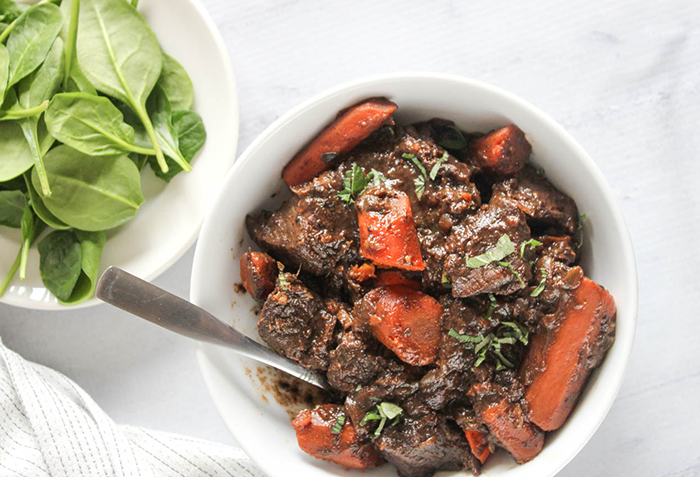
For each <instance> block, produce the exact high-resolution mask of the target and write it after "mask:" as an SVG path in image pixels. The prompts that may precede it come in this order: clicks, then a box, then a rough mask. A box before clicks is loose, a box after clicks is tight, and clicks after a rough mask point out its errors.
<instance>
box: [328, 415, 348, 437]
mask: <svg viewBox="0 0 700 477" xmlns="http://www.w3.org/2000/svg"><path fill="white" fill-rule="evenodd" d="M344 424H345V414H341V415H340V416H338V419H336V421H335V424H333V428H332V429H331V434H340V432H341V431H342V430H343V425H344Z"/></svg>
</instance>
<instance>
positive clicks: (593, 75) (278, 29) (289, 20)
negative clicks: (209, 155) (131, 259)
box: [0, 0, 700, 476]
mask: <svg viewBox="0 0 700 477" xmlns="http://www.w3.org/2000/svg"><path fill="white" fill-rule="evenodd" d="M204 4H205V6H206V7H207V9H208V10H209V11H210V13H211V14H212V16H213V18H214V20H215V22H216V23H217V24H218V26H219V28H220V29H221V32H222V34H223V36H224V39H225V41H226V44H227V45H228V47H229V50H230V55H231V58H232V60H233V63H234V68H235V70H236V73H237V76H238V88H239V94H240V99H241V123H242V127H241V135H240V146H241V149H240V151H242V150H243V149H244V148H245V147H246V146H247V145H248V144H250V142H251V141H252V140H253V139H254V138H255V136H256V135H257V134H259V133H260V132H261V131H262V130H263V129H264V128H265V127H266V126H267V125H269V124H270V123H271V122H272V121H273V120H274V119H275V118H277V117H278V116H280V115H281V114H282V113H283V112H285V111H286V110H288V109H289V108H290V107H292V106H294V105H296V104H297V103H299V102H300V101H302V100H304V99H307V98H309V97H310V96H312V95H313V94H315V93H317V92H320V91H322V90H323V89H325V88H328V87H331V86H334V85H336V84H338V83H341V82H344V81H346V80H350V79H353V78H358V77H361V76H366V75H371V74H376V73H382V72H390V71H400V70H430V71H441V72H449V73H457V74H462V75H465V76H470V77H473V78H477V79H481V80H484V81H487V82H491V83H493V84H495V85H497V86H500V87H503V88H506V89H508V90H510V91H512V92H514V93H516V94H518V95H520V96H522V97H523V98H525V99H527V100H528V101H530V102H532V103H534V104H535V105H537V106H539V107H540V108H541V109H543V110H544V111H546V112H547V113H549V114H550V115H552V116H553V117H554V118H555V119H556V120H558V121H560V122H561V123H562V124H563V125H564V126H565V127H566V128H567V129H568V130H569V131H570V132H571V133H572V134H573V135H574V136H575V137H576V138H577V139H578V140H579V141H580V142H581V144H583V146H584V147H585V148H586V149H587V150H588V152H589V153H590V154H591V156H593V158H594V159H595V161H596V162H597V163H598V165H599V167H600V168H601V169H602V171H603V173H604V174H605V176H606V177H607V179H608V181H609V182H610V184H611V185H612V186H613V189H614V191H615V194H616V196H617V198H618V200H619V201H620V203H621V205H622V209H623V211H624V213H625V215H626V217H627V221H628V223H629V227H630V230H631V233H632V238H633V240H634V244H635V248H636V254H637V260H638V265H639V278H640V314H639V326H638V330H637V339H636V343H635V348H634V352H633V355H632V360H631V363H630V366H629V370H628V373H627V377H626V379H625V382H624V384H623V386H622V390H621V392H620V395H619V397H618V399H617V401H616V403H615V405H614V406H613V408H612V410H611V412H610V414H609V416H608V418H607V419H606V420H605V422H604V423H603V425H602V426H601V428H600V430H599V431H598V433H597V434H596V435H595V436H594V437H593V439H592V440H591V442H590V443H589V444H588V445H587V446H586V448H585V449H584V450H583V451H582V452H581V453H580V454H579V455H578V457H576V458H575V459H574V460H573V461H572V463H571V464H570V465H569V466H567V467H566V469H565V470H563V471H562V472H561V474H560V475H562V476H578V475H595V476H620V475H624V476H627V475H634V476H662V475H663V476H666V475H667V476H671V475H673V476H685V475H700V446H698V445H697V437H698V436H699V435H700V431H699V429H700V399H699V398H698V395H699V394H700V364H698V363H700V346H699V345H698V344H697V343H698V341H697V340H698V336H700V316H699V314H698V312H697V303H698V302H699V301H700V286H699V285H698V275H699V274H700V272H698V270H699V269H700V261H699V260H698V258H697V257H698V253H697V251H696V250H695V247H696V246H697V239H696V237H698V236H699V235H700V225H698V217H699V216H700V199H699V198H698V197H699V194H698V191H697V183H698V182H699V181H700V158H699V157H698V151H699V150H700V134H698V132H697V131H698V127H700V101H699V98H700V63H699V60H700V7H699V6H698V3H697V1H696V0H688V1H667V2H652V1H646V2H640V1H634V2H633V1H617V2H609V1H597V0H596V1H585V2H583V1H582V2H576V4H574V3H572V2H561V1H555V0H552V1H549V0H544V1H543V0H538V1H535V2H511V3H507V2H478V3H477V2H460V1H457V0H454V1H430V2H428V1H425V0H415V1H405V2H399V1H396V0H384V1H376V0H367V1H364V0H363V1H357V2H342V3H341V2H330V1H324V0H306V1H299V0H287V1H274V2H273V1H252V0H245V1H244V0H239V1H235V2H234V1H229V0H204ZM240 151H239V152H240ZM192 256H193V252H192V251H190V252H189V253H188V254H187V255H185V257H184V258H183V259H182V260H180V261H179V262H178V263H177V264H176V265H175V266H174V267H173V268H172V269H171V270H169V271H168V272H167V273H165V274H164V275H163V276H162V277H161V278H160V279H158V280H157V284H158V285H160V286H163V287H165V288H168V289H170V290H172V291H174V292H175V293H177V294H179V295H182V296H187V294H188V289H189V273H190V269H191V262H192ZM0 336H2V338H3V340H4V341H5V343H6V344H7V345H8V346H9V347H10V348H12V349H14V350H16V351H18V352H20V353H22V354H23V355H24V356H25V357H27V358H29V359H32V360H35V361H38V362H40V363H43V364H45V365H47V366H51V367H53V368H56V369H58V370H59V371H62V372H63V373H65V374H67V375H68V376H70V377H71V378H72V379H74V380H75V381H76V382H77V383H78V384H80V385H81V386H83V387H84V388H85V389H86V390H87V391H88V392H89V393H91V394H92V395H93V397H94V398H95V399H96V401H97V402H98V403H99V404H100V405H102V406H103V407H104V409H105V410H106V411H107V412H108V413H109V414H110V415H111V416H112V417H113V418H114V419H115V420H116V421H117V422H121V423H129V424H135V425H141V426H147V427H151V428H155V429H161V430H166V431H172V432H179V433H184V434H189V435H192V436H197V437H202V438H207V439H212V440H216V441H219V442H223V443H234V442H233V439H232V438H231V437H230V436H229V434H228V432H227V430H226V429H225V428H224V426H223V424H222V423H221V421H220V420H219V417H218V416H217V414H216V411H215V410H214V408H213V406H212V404H211V403H210V401H209V398H208V396H207V393H206V391H205V389H204V388H203V383H202V379H201V378H200V376H199V373H198V370H197V367H196V364H195V360H194V353H193V348H192V346H191V345H190V343H188V342H187V341H186V340H185V339H184V338H180V337H178V336H175V335H172V334H168V333H165V332H161V331H160V330H159V329H156V328H155V327H154V326H152V325H150V324H147V323H141V322H140V321H139V320H137V319H135V318H132V317H130V316H127V315H125V314H124V313H121V312H118V311H116V310H114V309H111V308H108V307H106V306H102V307H99V308H93V309H88V310H80V311H65V312H59V313H41V312H33V311H28V310H20V309H15V308H9V307H7V306H0Z"/></svg>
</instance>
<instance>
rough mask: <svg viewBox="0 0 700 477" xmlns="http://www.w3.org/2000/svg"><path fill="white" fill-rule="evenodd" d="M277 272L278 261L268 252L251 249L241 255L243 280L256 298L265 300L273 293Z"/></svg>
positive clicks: (249, 291)
mask: <svg viewBox="0 0 700 477" xmlns="http://www.w3.org/2000/svg"><path fill="white" fill-rule="evenodd" d="M277 274H278V269H277V262H276V261H275V259H274V258H272V257H271V256H269V255H268V254H266V253H262V252H252V251H251V250H250V249H249V250H248V251H247V252H246V253H244V254H243V255H241V281H242V282H243V287H244V288H245V289H246V290H247V291H248V293H250V296H252V297H253V298H255V299H256V300H264V299H265V298H267V295H269V294H270V293H272V290H274V289H275V280H276V279H277Z"/></svg>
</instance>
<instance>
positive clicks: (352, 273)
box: [348, 263, 375, 283]
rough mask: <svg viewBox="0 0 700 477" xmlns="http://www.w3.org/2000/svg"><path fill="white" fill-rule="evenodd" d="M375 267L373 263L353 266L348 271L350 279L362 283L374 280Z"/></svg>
mask: <svg viewBox="0 0 700 477" xmlns="http://www.w3.org/2000/svg"><path fill="white" fill-rule="evenodd" d="M374 271H375V267H374V265H372V264H371V263H363V264H361V265H353V266H352V267H350V270H348V277H350V278H351V279H353V280H355V281H356V282H359V283H362V282H365V281H367V280H369V279H370V278H374Z"/></svg>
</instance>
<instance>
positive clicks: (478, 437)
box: [464, 431, 491, 464]
mask: <svg viewBox="0 0 700 477" xmlns="http://www.w3.org/2000/svg"><path fill="white" fill-rule="evenodd" d="M464 435H465V436H466V437H467V441H469V447H471V449H472V454H474V457H476V458H477V459H479V462H481V463H482V464H483V463H484V462H486V459H488V457H489V455H490V454H491V451H490V450H489V443H488V441H487V440H486V434H485V433H483V432H481V431H464Z"/></svg>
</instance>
